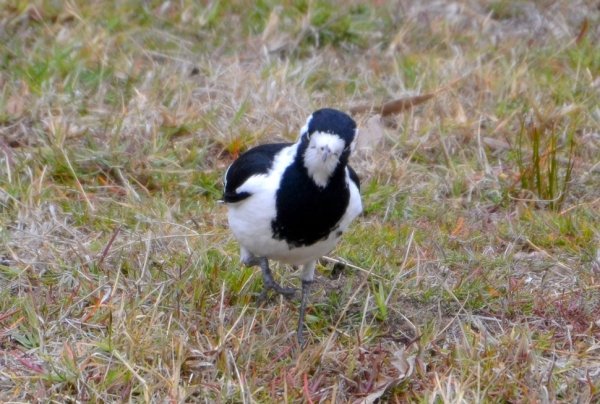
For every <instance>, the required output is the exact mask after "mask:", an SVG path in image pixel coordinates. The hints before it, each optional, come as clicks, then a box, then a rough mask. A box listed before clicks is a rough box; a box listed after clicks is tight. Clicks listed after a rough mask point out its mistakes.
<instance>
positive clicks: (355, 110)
mask: <svg viewBox="0 0 600 404" xmlns="http://www.w3.org/2000/svg"><path fill="white" fill-rule="evenodd" d="M460 80H462V77H460V78H458V79H455V80H453V81H451V82H450V83H448V84H446V85H445V86H444V87H442V88H440V89H438V90H436V91H434V92H432V93H428V94H421V95H416V96H414V97H406V98H399V99H397V100H393V101H389V102H386V103H385V104H382V105H380V106H377V107H376V106H371V105H357V106H354V107H352V108H350V115H356V114H361V113H364V112H371V113H374V114H380V115H381V116H382V117H386V116H389V115H397V114H399V113H401V112H404V111H406V110H409V109H411V108H413V107H415V106H417V105H419V104H423V103H424V102H426V101H429V100H430V99H432V98H433V97H435V96H437V95H438V94H440V93H441V92H443V91H446V90H447V89H448V88H450V87H451V86H453V85H454V84H456V83H458V82H459V81H460Z"/></svg>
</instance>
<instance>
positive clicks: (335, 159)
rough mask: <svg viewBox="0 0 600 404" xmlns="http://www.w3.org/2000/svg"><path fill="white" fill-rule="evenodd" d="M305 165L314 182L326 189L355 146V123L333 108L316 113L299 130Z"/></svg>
mask: <svg viewBox="0 0 600 404" xmlns="http://www.w3.org/2000/svg"><path fill="white" fill-rule="evenodd" d="M300 142H301V145H302V148H301V150H304V166H305V167H306V169H307V170H308V173H309V175H310V176H311V177H312V179H313V180H314V181H315V183H316V184H317V185H319V186H321V187H325V186H326V185H327V183H328V182H329V178H330V177H331V175H332V174H333V172H334V171H335V169H336V167H337V166H338V165H339V164H343V165H346V164H347V163H348V158H349V157H350V154H351V153H352V151H353V150H354V146H355V145H356V122H354V120H353V119H352V118H350V116H348V115H347V114H345V113H343V112H341V111H338V110H335V109H330V108H324V109H320V110H318V111H315V112H314V113H313V114H312V115H311V116H309V117H308V119H307V121H306V124H305V125H304V126H303V127H302V129H301V131H300Z"/></svg>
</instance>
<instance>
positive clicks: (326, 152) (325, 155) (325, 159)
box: [321, 146, 331, 163]
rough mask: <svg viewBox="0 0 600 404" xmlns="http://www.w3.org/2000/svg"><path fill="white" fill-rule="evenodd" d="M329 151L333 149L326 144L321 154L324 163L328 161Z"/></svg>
mask: <svg viewBox="0 0 600 404" xmlns="http://www.w3.org/2000/svg"><path fill="white" fill-rule="evenodd" d="M329 153H331V149H330V148H329V146H325V150H323V154H322V155H321V157H323V163H324V162H325V161H327V156H329Z"/></svg>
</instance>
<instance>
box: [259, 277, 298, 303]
mask: <svg viewBox="0 0 600 404" xmlns="http://www.w3.org/2000/svg"><path fill="white" fill-rule="evenodd" d="M269 290H274V291H275V292H277V293H279V294H280V295H281V296H283V297H285V298H286V299H287V300H291V299H292V298H293V297H294V295H296V291H297V290H298V289H297V288H284V287H282V286H280V285H279V284H278V283H277V282H275V281H274V280H273V281H272V282H265V286H264V288H263V290H262V292H261V293H260V295H259V296H258V300H257V303H258V305H259V306H260V305H262V304H263V303H264V302H265V301H266V300H267V294H268V293H269Z"/></svg>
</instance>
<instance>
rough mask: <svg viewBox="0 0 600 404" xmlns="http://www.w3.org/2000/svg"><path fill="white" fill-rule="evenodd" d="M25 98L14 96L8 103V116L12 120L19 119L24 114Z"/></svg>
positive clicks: (9, 98)
mask: <svg viewBox="0 0 600 404" xmlns="http://www.w3.org/2000/svg"><path fill="white" fill-rule="evenodd" d="M23 107H24V102H23V97H21V96H20V95H18V94H12V95H11V96H10V97H8V101H7V102H6V114H7V115H8V116H10V117H11V118H19V117H20V116H21V115H22V114H23Z"/></svg>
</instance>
